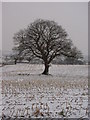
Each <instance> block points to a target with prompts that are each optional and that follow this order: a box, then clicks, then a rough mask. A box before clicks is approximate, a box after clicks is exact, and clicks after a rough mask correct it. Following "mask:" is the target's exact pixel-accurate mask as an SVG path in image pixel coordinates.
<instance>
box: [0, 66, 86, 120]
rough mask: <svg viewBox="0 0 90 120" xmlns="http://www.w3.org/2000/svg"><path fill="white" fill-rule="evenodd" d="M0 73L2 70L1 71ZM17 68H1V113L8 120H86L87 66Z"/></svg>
mask: <svg viewBox="0 0 90 120" xmlns="http://www.w3.org/2000/svg"><path fill="white" fill-rule="evenodd" d="M0 69H1V68H0ZM43 69H44V66H43V65H33V64H31V65H30V64H17V65H7V66H4V67H2V113H3V114H4V115H6V116H11V117H26V118H28V117H31V118H35V117H40V118H42V117H44V118H46V117H52V118H62V117H66V118H79V117H84V118H86V117H88V66H87V65H52V66H51V67H50V75H48V76H45V75H41V73H42V71H43Z"/></svg>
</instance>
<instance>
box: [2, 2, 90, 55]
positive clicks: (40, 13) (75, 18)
mask: <svg viewBox="0 0 90 120" xmlns="http://www.w3.org/2000/svg"><path fill="white" fill-rule="evenodd" d="M38 18H42V19H49V20H54V21H55V22H57V23H58V24H59V25H62V27H63V28H65V30H66V31H67V33H68V34H69V37H70V38H71V39H72V41H73V43H74V45H75V46H77V47H78V49H80V50H81V51H82V53H83V54H84V55H88V3H87V2H86V3H85V2H80V3H79V2H77V3H76V2H68V3H66V2H64V3H53V2H52V3H49V2H48V3H30V2H29V3H27V2H26V3H25V2H24V3H23V2H22V3H21V2H20V3H19V2H17V3H16V2H15V3H14V2H13V3H10V2H7V3H3V6H2V25H3V27H2V39H3V45H2V48H3V51H11V50H12V48H13V46H14V43H13V36H14V33H16V32H18V31H19V30H20V29H23V28H27V26H28V25H29V24H30V23H31V22H33V21H34V20H36V19H38Z"/></svg>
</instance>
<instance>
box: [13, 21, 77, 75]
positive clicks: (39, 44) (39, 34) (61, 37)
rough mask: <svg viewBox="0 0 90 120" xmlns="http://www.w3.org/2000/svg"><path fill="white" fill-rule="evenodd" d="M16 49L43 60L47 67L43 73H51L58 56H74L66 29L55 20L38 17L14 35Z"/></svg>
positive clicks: (20, 52)
mask: <svg viewBox="0 0 90 120" xmlns="http://www.w3.org/2000/svg"><path fill="white" fill-rule="evenodd" d="M14 40H15V45H16V47H15V49H16V50H17V51H19V54H23V55H24V54H25V55H27V54H30V55H31V56H34V57H38V58H40V59H42V60H43V63H44V65H45V69H44V71H43V73H42V74H45V75H48V74H49V66H50V63H51V61H52V60H53V59H54V58H55V57H57V56H61V55H64V56H67V57H73V58H74V57H75V56H74V52H73V49H74V46H73V44H72V41H71V40H70V39H69V38H68V35H67V33H66V31H65V30H64V29H63V28H62V27H61V26H60V25H58V24H57V23H56V22H54V21H49V20H42V19H38V20H36V21H35V22H33V23H31V24H30V25H29V26H28V27H27V29H24V30H20V32H18V33H16V34H15V36H14Z"/></svg>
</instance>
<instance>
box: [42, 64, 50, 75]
mask: <svg viewBox="0 0 90 120" xmlns="http://www.w3.org/2000/svg"><path fill="white" fill-rule="evenodd" d="M42 74H44V75H48V74H49V64H45V69H44V72H43V73H42Z"/></svg>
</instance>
